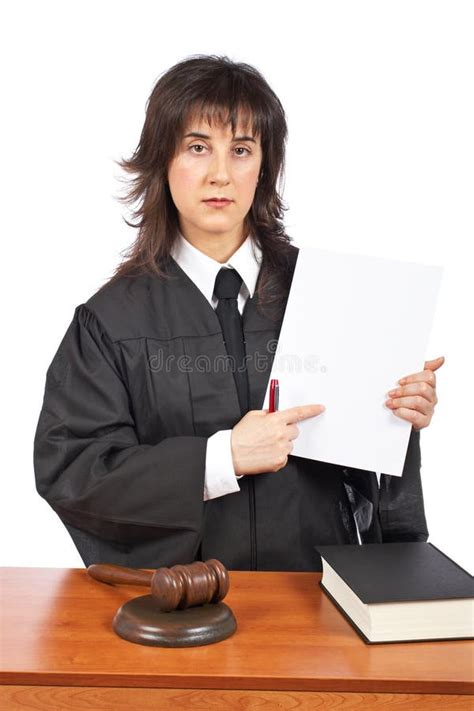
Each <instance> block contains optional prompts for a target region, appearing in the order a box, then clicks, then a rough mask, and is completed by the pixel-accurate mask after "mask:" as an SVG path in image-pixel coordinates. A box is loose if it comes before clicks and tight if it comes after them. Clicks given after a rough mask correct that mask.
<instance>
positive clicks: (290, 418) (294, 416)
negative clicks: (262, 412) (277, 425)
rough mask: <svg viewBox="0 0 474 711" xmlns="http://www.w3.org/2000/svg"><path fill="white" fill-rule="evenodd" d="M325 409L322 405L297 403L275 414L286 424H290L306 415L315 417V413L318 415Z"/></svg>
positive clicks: (304, 417)
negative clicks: (295, 405)
mask: <svg viewBox="0 0 474 711" xmlns="http://www.w3.org/2000/svg"><path fill="white" fill-rule="evenodd" d="M325 409H326V408H325V407H324V405H316V404H315V405H297V407H289V408H287V409H286V410H279V411H278V412H276V413H275V414H276V415H278V416H279V417H281V419H282V420H283V421H284V422H286V423H287V424H290V423H291V424H292V423H293V422H300V421H301V420H305V419H306V418H307V417H315V415H320V414H321V412H324V410H325Z"/></svg>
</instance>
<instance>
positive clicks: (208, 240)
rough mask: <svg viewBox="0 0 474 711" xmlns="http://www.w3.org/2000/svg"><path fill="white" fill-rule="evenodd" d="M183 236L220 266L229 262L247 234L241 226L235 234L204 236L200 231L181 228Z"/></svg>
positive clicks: (207, 234)
mask: <svg viewBox="0 0 474 711" xmlns="http://www.w3.org/2000/svg"><path fill="white" fill-rule="evenodd" d="M180 230H181V234H182V235H183V237H184V238H185V239H187V240H188V242H190V243H191V244H192V245H193V247H196V249H199V251H200V252H203V253H204V254H206V255H207V256H208V257H211V259H215V260H216V262H219V263H220V264H225V263H226V262H228V261H229V259H230V258H231V257H232V255H233V254H235V252H236V251H237V250H238V249H239V247H240V246H241V245H242V244H243V243H244V242H245V240H246V238H247V234H246V233H245V231H244V230H243V229H242V226H239V227H238V228H237V229H236V230H235V231H234V232H230V233H226V234H218V233H217V234H214V235H212V234H209V233H206V234H203V233H202V232H199V231H198V230H193V229H189V228H186V227H184V229H183V228H182V227H180Z"/></svg>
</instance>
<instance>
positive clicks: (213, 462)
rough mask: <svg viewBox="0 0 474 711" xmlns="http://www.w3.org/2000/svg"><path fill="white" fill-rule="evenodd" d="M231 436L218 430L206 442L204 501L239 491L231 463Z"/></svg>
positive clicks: (229, 433)
mask: <svg viewBox="0 0 474 711" xmlns="http://www.w3.org/2000/svg"><path fill="white" fill-rule="evenodd" d="M231 435H232V430H219V432H216V433H215V434H213V435H212V436H211V437H209V438H208V440H207V450H206V471H205V474H204V501H207V500H208V499H215V498H217V497H218V496H224V495H225V494H233V493H235V492H237V491H240V486H239V484H238V482H237V476H236V474H235V470H234V463H233V461H232V446H231ZM238 478H239V479H241V478H242V475H241V476H239V477H238Z"/></svg>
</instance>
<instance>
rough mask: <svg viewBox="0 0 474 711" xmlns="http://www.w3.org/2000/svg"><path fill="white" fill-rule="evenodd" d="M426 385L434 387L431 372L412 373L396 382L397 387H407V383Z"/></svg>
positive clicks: (434, 380) (434, 376)
mask: <svg viewBox="0 0 474 711" xmlns="http://www.w3.org/2000/svg"><path fill="white" fill-rule="evenodd" d="M421 382H425V383H428V385H430V386H431V387H432V388H435V387H436V375H435V374H434V373H433V371H432V370H422V371H421V372H420V373H412V374H411V375H405V376H404V377H403V378H400V380H399V381H398V383H399V385H407V384H408V383H421Z"/></svg>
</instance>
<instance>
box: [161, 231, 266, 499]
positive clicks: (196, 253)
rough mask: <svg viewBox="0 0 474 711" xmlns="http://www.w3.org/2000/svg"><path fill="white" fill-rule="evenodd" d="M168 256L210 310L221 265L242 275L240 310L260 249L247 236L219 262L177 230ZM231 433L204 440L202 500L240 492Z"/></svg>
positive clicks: (254, 275) (248, 292)
mask: <svg viewBox="0 0 474 711" xmlns="http://www.w3.org/2000/svg"><path fill="white" fill-rule="evenodd" d="M171 256H172V257H173V259H174V260H175V261H176V262H177V264H178V265H179V266H180V267H181V269H182V270H183V271H184V272H186V274H187V275H188V277H189V278H190V279H191V280H192V281H193V282H194V283H195V284H196V286H197V287H198V289H200V291H201V292H202V293H203V294H204V296H205V297H206V299H207V300H208V301H209V303H210V304H211V306H212V308H213V309H215V308H216V307H217V304H218V302H219V300H218V299H217V297H216V296H214V285H215V282H216V277H217V274H218V272H219V270H220V269H221V268H222V267H227V268H233V269H235V270H236V271H238V272H239V274H240V276H241V277H242V285H241V287H240V291H239V293H238V295H237V307H238V309H239V312H240V313H242V312H243V310H244V306H245V303H246V301H247V299H248V298H249V296H250V297H253V294H254V292H255V286H256V284H257V279H258V274H259V271H260V264H261V261H262V252H261V250H260V249H259V247H258V246H257V245H254V244H253V242H252V240H251V237H250V235H248V236H247V239H246V240H245V241H244V242H243V243H242V244H241V245H240V247H239V248H238V249H237V251H236V252H234V254H233V255H232V256H231V258H230V259H229V260H228V261H227V262H226V263H225V264H221V262H218V261H217V260H216V259H213V258H212V257H209V256H208V255H207V254H204V252H201V251H200V250H199V249H197V248H196V247H194V245H192V244H191V243H190V242H189V241H188V240H187V239H186V238H185V237H184V236H183V235H182V233H181V232H178V237H177V239H176V242H175V243H174V244H173V247H172V249H171ZM231 435H232V430H219V432H216V433H215V434H213V435H212V436H211V437H209V438H208V440H207V450H206V471H205V475H204V501H207V500H208V499H215V498H217V497H218V496H224V495H225V494H231V493H234V492H237V491H240V487H239V484H238V482H237V478H239V479H240V478H241V477H237V475H236V473H235V470H234V464H233V461H232V447H231Z"/></svg>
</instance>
